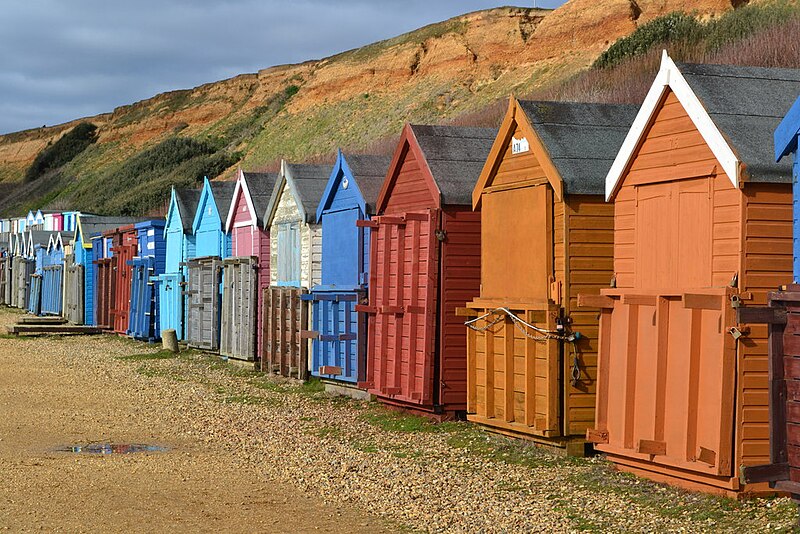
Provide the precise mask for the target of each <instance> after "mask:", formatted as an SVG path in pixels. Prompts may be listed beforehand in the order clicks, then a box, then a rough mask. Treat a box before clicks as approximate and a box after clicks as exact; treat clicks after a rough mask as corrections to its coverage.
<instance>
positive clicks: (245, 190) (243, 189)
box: [225, 169, 258, 233]
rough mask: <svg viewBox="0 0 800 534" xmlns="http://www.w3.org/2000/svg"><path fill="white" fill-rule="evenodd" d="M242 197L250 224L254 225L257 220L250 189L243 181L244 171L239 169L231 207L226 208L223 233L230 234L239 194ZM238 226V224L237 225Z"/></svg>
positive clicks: (245, 181)
mask: <svg viewBox="0 0 800 534" xmlns="http://www.w3.org/2000/svg"><path fill="white" fill-rule="evenodd" d="M240 193H241V194H243V195H244V200H245V202H247V209H248V211H249V212H250V224H256V223H255V221H257V220H258V219H257V218H256V217H255V216H256V208H255V206H254V205H253V198H252V197H251V196H250V187H248V185H247V180H245V179H244V171H243V170H242V169H239V176H238V177H237V178H236V188H235V189H234V190H233V199H232V200H231V206H230V208H228V218H227V219H226V221H225V232H226V233H230V231H231V224H232V223H233V217H234V215H236V204H237V203H238V200H239V194H240ZM237 226H238V224H237Z"/></svg>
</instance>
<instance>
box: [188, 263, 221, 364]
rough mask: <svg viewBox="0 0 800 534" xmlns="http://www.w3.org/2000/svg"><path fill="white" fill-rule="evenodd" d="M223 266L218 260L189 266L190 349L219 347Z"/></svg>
mask: <svg viewBox="0 0 800 534" xmlns="http://www.w3.org/2000/svg"><path fill="white" fill-rule="evenodd" d="M218 270H219V265H218V262H217V261H216V260H213V259H208V258H206V259H202V260H192V261H190V262H189V291H188V293H189V295H188V296H189V321H188V332H187V336H186V337H187V340H188V342H189V345H191V346H193V347H196V348H199V349H205V350H212V351H213V350H217V349H218V347H219V304H220V303H219V273H218V272H217V271H218Z"/></svg>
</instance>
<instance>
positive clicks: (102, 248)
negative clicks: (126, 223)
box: [91, 234, 113, 330]
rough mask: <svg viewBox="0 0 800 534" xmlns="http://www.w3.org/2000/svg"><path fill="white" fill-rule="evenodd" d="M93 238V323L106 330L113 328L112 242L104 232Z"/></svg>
mask: <svg viewBox="0 0 800 534" xmlns="http://www.w3.org/2000/svg"><path fill="white" fill-rule="evenodd" d="M91 240H92V264H93V266H94V273H93V275H92V302H93V305H92V308H93V310H92V314H93V315H92V323H91V324H92V325H93V326H97V327H100V328H102V329H104V330H110V329H111V302H112V301H113V295H112V294H111V289H112V285H111V275H112V270H111V250H110V249H111V244H110V240H109V239H108V238H106V237H105V236H104V235H103V234H100V235H94V236H92V238H91Z"/></svg>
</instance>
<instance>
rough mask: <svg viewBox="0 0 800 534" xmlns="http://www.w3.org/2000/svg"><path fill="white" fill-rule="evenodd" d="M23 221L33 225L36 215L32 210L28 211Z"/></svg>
mask: <svg viewBox="0 0 800 534" xmlns="http://www.w3.org/2000/svg"><path fill="white" fill-rule="evenodd" d="M25 222H26V223H27V224H29V225H33V223H35V222H36V215H34V214H33V211H29V212H28V216H27V217H25Z"/></svg>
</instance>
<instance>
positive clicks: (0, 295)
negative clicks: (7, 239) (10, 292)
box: [0, 257, 10, 304]
mask: <svg viewBox="0 0 800 534" xmlns="http://www.w3.org/2000/svg"><path fill="white" fill-rule="evenodd" d="M9 261H10V259H8V258H5V257H3V258H0V304H7V302H6V285H7V281H8V279H7V272H6V264H7V263H8V262H9Z"/></svg>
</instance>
